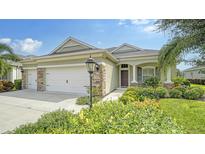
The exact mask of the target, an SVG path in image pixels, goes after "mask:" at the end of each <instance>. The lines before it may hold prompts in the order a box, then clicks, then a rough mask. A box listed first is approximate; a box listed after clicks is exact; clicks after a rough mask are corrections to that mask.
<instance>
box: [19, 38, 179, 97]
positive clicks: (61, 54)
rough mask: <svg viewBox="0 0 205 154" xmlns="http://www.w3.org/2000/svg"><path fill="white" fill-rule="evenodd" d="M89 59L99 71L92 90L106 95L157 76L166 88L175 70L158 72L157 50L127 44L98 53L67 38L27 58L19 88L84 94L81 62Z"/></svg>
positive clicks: (86, 76) (84, 75)
mask: <svg viewBox="0 0 205 154" xmlns="http://www.w3.org/2000/svg"><path fill="white" fill-rule="evenodd" d="M90 55H91V56H92V58H94V59H95V60H96V61H97V62H98V63H99V64H100V69H99V71H98V72H95V73H94V75H93V84H94V86H96V87H98V88H99V89H100V92H101V95H106V94H108V93H109V92H111V91H113V90H114V89H116V88H119V87H127V86H130V85H138V84H141V83H143V81H144V80H145V79H147V78H149V77H153V76H158V77H159V78H160V80H161V81H162V82H163V83H165V84H170V83H171V79H172V78H173V77H174V76H175V74H176V66H172V67H169V68H168V69H167V71H166V72H162V71H160V70H159V69H158V67H157V63H158V55H159V51H158V50H150V49H142V48H138V47H136V46H133V45H130V44H126V43H125V44H122V45H120V46H119V47H112V48H108V49H100V48H96V47H94V46H91V45H89V44H87V43H84V42H82V41H79V40H77V39H75V38H72V37H69V38H68V39H66V40H65V41H64V42H63V43H62V44H60V45H59V46H58V47H57V48H55V49H54V50H53V51H52V52H51V53H50V54H48V55H45V56H40V57H34V58H27V59H24V60H23V61H22V64H23V70H24V71H23V87H24V88H29V89H37V90H38V91H45V90H46V91H61V92H73V93H84V94H85V93H86V87H88V86H89V74H88V72H87V70H86V66H85V61H86V60H87V58H89V57H90Z"/></svg>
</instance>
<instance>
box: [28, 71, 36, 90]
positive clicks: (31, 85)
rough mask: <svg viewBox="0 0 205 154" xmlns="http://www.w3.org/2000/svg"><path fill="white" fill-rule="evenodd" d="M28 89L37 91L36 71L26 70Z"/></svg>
mask: <svg viewBox="0 0 205 154" xmlns="http://www.w3.org/2000/svg"><path fill="white" fill-rule="evenodd" d="M28 89H37V71H36V69H31V70H28Z"/></svg>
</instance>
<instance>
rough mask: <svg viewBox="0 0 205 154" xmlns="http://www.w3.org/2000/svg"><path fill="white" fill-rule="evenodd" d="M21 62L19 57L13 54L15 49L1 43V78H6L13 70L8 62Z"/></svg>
mask: <svg viewBox="0 0 205 154" xmlns="http://www.w3.org/2000/svg"><path fill="white" fill-rule="evenodd" d="M9 60H10V61H19V60H20V59H19V57H18V56H16V55H15V54H14V53H13V49H12V48H11V47H10V46H9V45H6V44H2V43H0V77H2V76H5V75H6V74H7V73H8V71H9V70H10V69H11V66H10V65H9V63H8V61H9Z"/></svg>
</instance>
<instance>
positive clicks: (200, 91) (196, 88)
mask: <svg viewBox="0 0 205 154" xmlns="http://www.w3.org/2000/svg"><path fill="white" fill-rule="evenodd" d="M190 89H195V90H196V91H198V92H199V94H200V96H199V97H202V96H203V95H204V89H203V88H201V87H190Z"/></svg>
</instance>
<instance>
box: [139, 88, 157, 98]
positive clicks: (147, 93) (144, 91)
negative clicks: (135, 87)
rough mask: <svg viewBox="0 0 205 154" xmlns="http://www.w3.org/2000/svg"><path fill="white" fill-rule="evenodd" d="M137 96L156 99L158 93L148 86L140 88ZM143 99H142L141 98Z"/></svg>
mask: <svg viewBox="0 0 205 154" xmlns="http://www.w3.org/2000/svg"><path fill="white" fill-rule="evenodd" d="M139 96H143V97H144V98H149V99H158V98H159V97H158V95H157V94H156V92H155V89H154V88H152V87H148V88H141V90H140V91H139V93H138V98H139ZM141 101H144V100H141Z"/></svg>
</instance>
